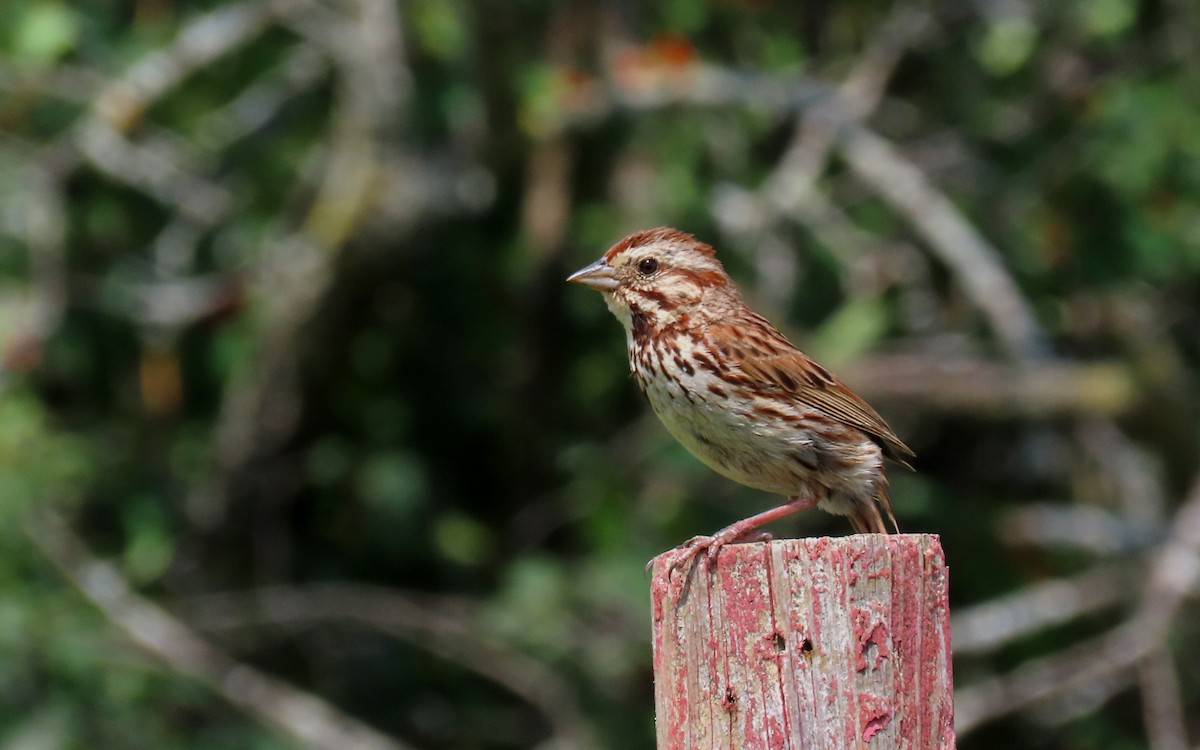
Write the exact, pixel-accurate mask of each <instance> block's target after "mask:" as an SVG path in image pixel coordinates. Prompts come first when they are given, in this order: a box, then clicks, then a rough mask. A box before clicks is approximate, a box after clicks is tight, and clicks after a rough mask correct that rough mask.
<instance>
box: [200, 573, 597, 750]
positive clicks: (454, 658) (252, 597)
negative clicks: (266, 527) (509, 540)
mask: <svg viewBox="0 0 1200 750" xmlns="http://www.w3.org/2000/svg"><path fill="white" fill-rule="evenodd" d="M186 608H187V611H188V612H189V614H188V621H189V622H191V623H192V624H193V625H195V626H197V627H199V628H202V629H204V630H209V631H213V630H226V629H230V628H242V627H246V626H253V625H256V624H263V623H269V624H272V625H279V626H283V627H286V628H292V629H296V628H302V627H311V626H314V625H320V624H326V623H339V622H340V623H350V624H354V625H359V626H364V627H369V628H372V629H375V630H378V631H380V632H382V633H385V634H387V635H388V636H390V637H392V638H396V639H399V640H403V641H405V642H406V643H410V644H412V645H413V646H416V647H417V648H421V649H425V650H427V651H429V652H431V653H433V654H436V655H437V656H439V657H440V658H443V659H445V660H447V661H450V662H453V663H455V664H458V665H460V666H462V667H464V668H466V669H468V670H470V671H472V672H475V673H476V674H480V675H482V676H484V677H486V678H488V679H490V680H493V681H495V682H496V683H497V684H499V685H503V686H504V687H506V688H508V689H509V690H511V691H512V692H513V693H514V694H515V695H517V696H519V697H520V698H522V699H524V700H526V701H528V702H529V703H530V704H531V705H533V706H536V707H537V708H538V709H539V711H540V712H541V713H542V715H543V716H544V717H545V719H546V720H547V722H549V724H550V726H551V727H552V728H553V730H554V732H555V734H556V735H557V739H558V740H559V741H561V742H563V743H565V746H567V747H575V748H583V749H587V748H599V747H600V743H599V740H598V739H597V738H596V737H595V734H594V733H593V731H592V728H591V726H590V725H589V723H588V721H587V719H586V718H585V716H584V714H583V711H582V710H581V708H580V706H579V699H578V696H576V694H575V691H574V690H573V689H572V688H571V686H570V685H569V684H568V683H567V682H566V681H565V680H563V679H562V678H561V677H559V676H558V675H557V674H556V673H555V672H554V671H553V670H551V669H549V668H548V667H546V666H545V665H544V664H542V663H541V662H539V661H537V660H536V659H533V658H530V657H528V656H525V655H524V654H521V653H519V652H517V651H513V650H511V649H508V648H504V647H503V646H500V645H498V644H495V643H492V642H490V640H489V639H488V638H487V637H486V636H485V635H483V634H482V633H480V632H479V631H478V630H477V629H476V627H475V626H474V625H473V620H474V619H475V618H476V612H475V607H474V606H473V605H469V604H467V603H466V602H464V601H463V600H460V599H454V600H450V599H447V598H444V597H443V598H434V597H429V596H424V597H421V596H417V595H410V594H406V593H404V592H401V591H397V590H395V589H386V588H382V587H377V586H366V585H348V584H324V585H319V586H309V587H305V588H303V589H301V588H293V587H288V586H271V587H265V588H260V589H256V590H254V591H251V592H248V593H245V594H232V593H230V594H211V595H207V596H203V597H197V598H194V599H191V600H189V601H188V602H186Z"/></svg>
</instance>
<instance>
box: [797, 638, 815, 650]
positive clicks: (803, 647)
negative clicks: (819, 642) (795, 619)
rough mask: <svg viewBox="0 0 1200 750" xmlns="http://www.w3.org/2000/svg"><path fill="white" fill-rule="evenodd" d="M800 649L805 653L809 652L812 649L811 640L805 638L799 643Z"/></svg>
mask: <svg viewBox="0 0 1200 750" xmlns="http://www.w3.org/2000/svg"><path fill="white" fill-rule="evenodd" d="M800 650H801V651H803V652H804V653H806V654H811V653H812V650H813V642H812V641H811V640H810V639H808V638H805V639H804V641H803V642H802V643H801V644H800Z"/></svg>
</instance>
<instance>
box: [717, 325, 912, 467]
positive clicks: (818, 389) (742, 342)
mask: <svg viewBox="0 0 1200 750" xmlns="http://www.w3.org/2000/svg"><path fill="white" fill-rule="evenodd" d="M751 315H752V316H753V317H752V319H751V320H750V321H747V323H748V324H749V326H748V327H747V326H745V325H741V326H737V327H735V326H732V325H728V324H717V325H711V326H709V328H708V333H709V336H708V338H709V343H710V346H711V347H712V348H713V349H715V350H716V352H719V353H721V354H723V355H725V356H723V357H722V359H725V360H726V361H727V362H729V364H732V365H736V366H737V367H738V368H739V369H741V371H742V374H743V375H745V376H746V377H748V378H751V379H753V380H755V381H757V382H758V384H760V385H763V386H766V387H768V388H774V389H778V390H780V391H783V392H784V393H788V394H791V395H792V396H793V397H794V398H795V399H796V400H797V401H799V402H800V403H802V404H804V405H805V406H810V407H812V408H815V409H818V410H820V411H821V412H823V413H825V414H827V415H829V416H830V417H833V418H834V419H836V420H838V421H840V422H842V423H844V424H848V425H850V426H851V427H856V428H858V429H860V430H862V431H863V432H865V433H866V434H868V435H870V436H871V438H872V439H873V440H875V442H877V443H879V446H880V447H881V448H883V452H884V455H885V456H887V457H888V458H890V459H892V460H893V461H896V462H897V463H899V464H901V465H903V466H905V467H907V468H909V469H911V468H912V467H911V466H909V464H908V462H907V461H906V460H905V458H912V457H914V456H915V455H916V454H915V453H913V451H912V449H911V448H909V447H908V446H907V445H905V444H904V442H903V441H902V440H900V438H899V437H898V436H897V435H896V433H895V432H893V431H892V428H891V427H889V426H888V424H887V423H886V422H884V421H883V417H881V416H879V414H878V413H877V412H876V411H875V410H874V409H872V408H871V406H870V405H869V404H867V402H866V401H863V400H862V399H861V398H859V396H858V394H856V393H854V391H851V390H850V389H849V388H847V387H846V386H845V385H844V384H843V383H842V382H841V381H840V380H838V379H837V378H836V377H834V376H833V375H832V374H830V373H829V371H828V370H826V369H825V368H824V367H822V366H821V365H819V364H817V363H816V362H814V361H813V360H812V358H810V357H809V356H808V355H807V354H805V353H804V352H802V351H800V350H799V349H797V348H796V347H795V346H793V345H792V343H791V342H790V341H788V340H787V339H786V338H785V337H784V335H783V334H782V333H780V332H779V331H778V330H776V329H775V327H774V326H772V325H771V324H770V323H769V322H767V320H766V318H763V317H762V316H760V315H758V314H757V313H751ZM747 330H753V331H754V332H755V333H756V334H761V335H756V336H754V337H753V338H750V339H748V338H747V337H746V335H745V331H747Z"/></svg>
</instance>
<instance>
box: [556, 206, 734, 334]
mask: <svg viewBox="0 0 1200 750" xmlns="http://www.w3.org/2000/svg"><path fill="white" fill-rule="evenodd" d="M567 281H573V282H575V283H577V284H583V285H584V286H588V287H591V288H593V289H598V290H599V291H600V292H601V293H603V294H604V301H605V302H607V303H608V307H609V309H610V310H612V312H613V314H614V315H616V316H617V318H618V319H619V320H620V321H621V323H622V324H624V326H625V328H626V329H627V330H630V331H633V330H636V329H637V328H638V327H640V326H649V327H650V328H651V329H653V330H659V329H661V328H663V327H666V326H669V325H673V324H678V323H680V322H681V321H683V320H688V319H692V318H695V317H696V316H697V315H698V314H703V312H704V310H705V309H709V310H710V311H715V310H719V309H721V308H722V307H724V305H720V304H715V305H712V304H708V303H709V302H718V301H720V300H721V299H722V298H723V297H725V298H727V297H730V296H732V297H734V298H736V297H737V290H736V289H735V288H734V286H733V284H732V283H730V281H729V277H728V276H727V275H726V274H725V269H724V268H723V267H722V266H721V262H720V261H719V260H717V257H716V254H715V253H714V252H713V249H712V247H710V246H709V245H706V244H705V243H703V242H700V241H699V240H697V239H696V238H695V237H693V236H692V235H690V234H686V233H684V232H680V231H678V230H676V229H670V228H667V227H659V228H657V229H648V230H646V231H643V232H636V233H634V234H631V235H629V236H628V237H626V238H625V239H623V240H621V241H620V242H618V243H617V244H615V245H613V246H612V247H611V248H609V249H608V252H606V253H605V254H604V257H602V258H600V260H598V261H596V262H595V263H593V264H591V265H590V266H587V267H585V268H581V269H580V270H578V271H576V272H575V273H573V274H571V275H570V276H569V277H567ZM697 322H699V320H697Z"/></svg>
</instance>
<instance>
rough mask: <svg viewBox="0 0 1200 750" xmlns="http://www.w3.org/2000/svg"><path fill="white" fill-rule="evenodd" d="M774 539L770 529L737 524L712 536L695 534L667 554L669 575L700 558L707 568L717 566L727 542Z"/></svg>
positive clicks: (650, 563) (649, 564) (647, 566)
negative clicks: (740, 526) (740, 527)
mask: <svg viewBox="0 0 1200 750" xmlns="http://www.w3.org/2000/svg"><path fill="white" fill-rule="evenodd" d="M771 539H773V537H772V536H771V533H770V532H769V531H761V530H758V529H751V530H749V531H743V530H741V529H739V528H737V524H734V525H733V526H729V527H727V528H724V529H721V530H720V531H718V532H717V533H716V534H713V535H712V536H694V537H692V538H691V539H689V540H687V541H686V542H684V543H683V544H681V545H679V546H678V547H676V548H675V549H673V550H671V551H670V552H668V553H667V554H668V555H670V556H671V559H670V561H669V563H668V567H667V575H671V574H672V573H674V572H675V571H676V570H680V569H682V568H687V567H690V566H691V565H692V564H693V562H694V561H695V560H696V559H697V558H698V559H700V560H701V561H702V563H703V565H704V566H705V567H706V568H709V569H712V568H715V567H716V566H717V555H718V554H720V552H721V548H722V547H724V546H725V545H726V544H734V543H737V542H742V543H745V542H769V541H771ZM653 564H654V561H653V560H651V561H650V562H649V563H647V564H646V569H647V570H649V569H650V567H651V566H652V565H653Z"/></svg>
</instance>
